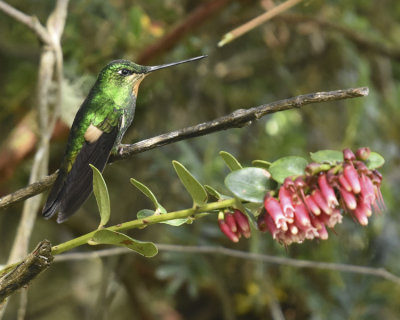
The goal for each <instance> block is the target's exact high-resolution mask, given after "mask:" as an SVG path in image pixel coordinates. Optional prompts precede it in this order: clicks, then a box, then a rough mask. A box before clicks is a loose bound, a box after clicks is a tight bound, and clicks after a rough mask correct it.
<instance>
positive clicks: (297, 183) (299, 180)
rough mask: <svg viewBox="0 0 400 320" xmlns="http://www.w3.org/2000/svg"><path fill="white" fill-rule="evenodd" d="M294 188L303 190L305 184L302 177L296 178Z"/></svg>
mask: <svg viewBox="0 0 400 320" xmlns="http://www.w3.org/2000/svg"><path fill="white" fill-rule="evenodd" d="M294 186H295V187H296V188H297V189H303V188H305V187H306V183H305V181H304V179H303V177H297V178H296V180H294Z"/></svg>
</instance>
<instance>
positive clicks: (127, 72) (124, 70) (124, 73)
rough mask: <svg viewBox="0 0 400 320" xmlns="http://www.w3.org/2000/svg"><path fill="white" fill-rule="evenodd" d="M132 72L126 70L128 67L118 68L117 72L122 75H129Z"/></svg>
mask: <svg viewBox="0 0 400 320" xmlns="http://www.w3.org/2000/svg"><path fill="white" fill-rule="evenodd" d="M132 73H133V71H131V70H128V69H121V70H118V74H120V75H122V76H130V75H131V74H132Z"/></svg>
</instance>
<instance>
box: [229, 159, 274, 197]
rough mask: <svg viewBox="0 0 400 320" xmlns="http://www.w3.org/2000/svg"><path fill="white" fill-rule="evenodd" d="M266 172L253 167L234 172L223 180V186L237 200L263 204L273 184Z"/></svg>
mask: <svg viewBox="0 0 400 320" xmlns="http://www.w3.org/2000/svg"><path fill="white" fill-rule="evenodd" d="M269 177H270V174H269V172H268V171H267V170H265V169H261V168H255V167H249V168H244V169H240V170H236V171H233V172H231V173H230V174H228V175H227V176H226V178H225V185H226V186H227V188H228V189H229V190H230V191H231V192H232V193H233V194H234V195H235V196H237V197H238V198H240V199H243V200H246V201H250V202H263V201H264V197H265V194H266V193H267V191H268V190H271V188H272V186H273V182H272V181H271V179H270V178H269Z"/></svg>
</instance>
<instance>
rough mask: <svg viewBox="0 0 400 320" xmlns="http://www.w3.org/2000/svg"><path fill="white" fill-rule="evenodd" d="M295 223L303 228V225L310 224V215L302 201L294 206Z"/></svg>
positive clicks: (307, 225) (308, 225)
mask: <svg viewBox="0 0 400 320" xmlns="http://www.w3.org/2000/svg"><path fill="white" fill-rule="evenodd" d="M294 216H295V223H296V225H297V226H298V227H300V228H302V229H303V230H304V228H305V227H307V228H308V227H310V226H311V220H310V216H309V215H308V212H307V209H306V206H305V205H304V203H299V204H296V205H295V206H294Z"/></svg>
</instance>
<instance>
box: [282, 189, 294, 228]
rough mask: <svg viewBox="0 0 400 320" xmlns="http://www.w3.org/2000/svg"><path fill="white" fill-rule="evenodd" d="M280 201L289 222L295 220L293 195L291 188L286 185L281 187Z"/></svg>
mask: <svg viewBox="0 0 400 320" xmlns="http://www.w3.org/2000/svg"><path fill="white" fill-rule="evenodd" d="M279 202H280V204H281V208H282V211H283V215H284V216H285V217H286V219H287V220H288V222H289V223H290V222H293V219H294V207H293V203H292V195H291V192H290V191H289V190H287V189H286V188H285V187H284V186H281V187H280V189H279Z"/></svg>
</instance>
